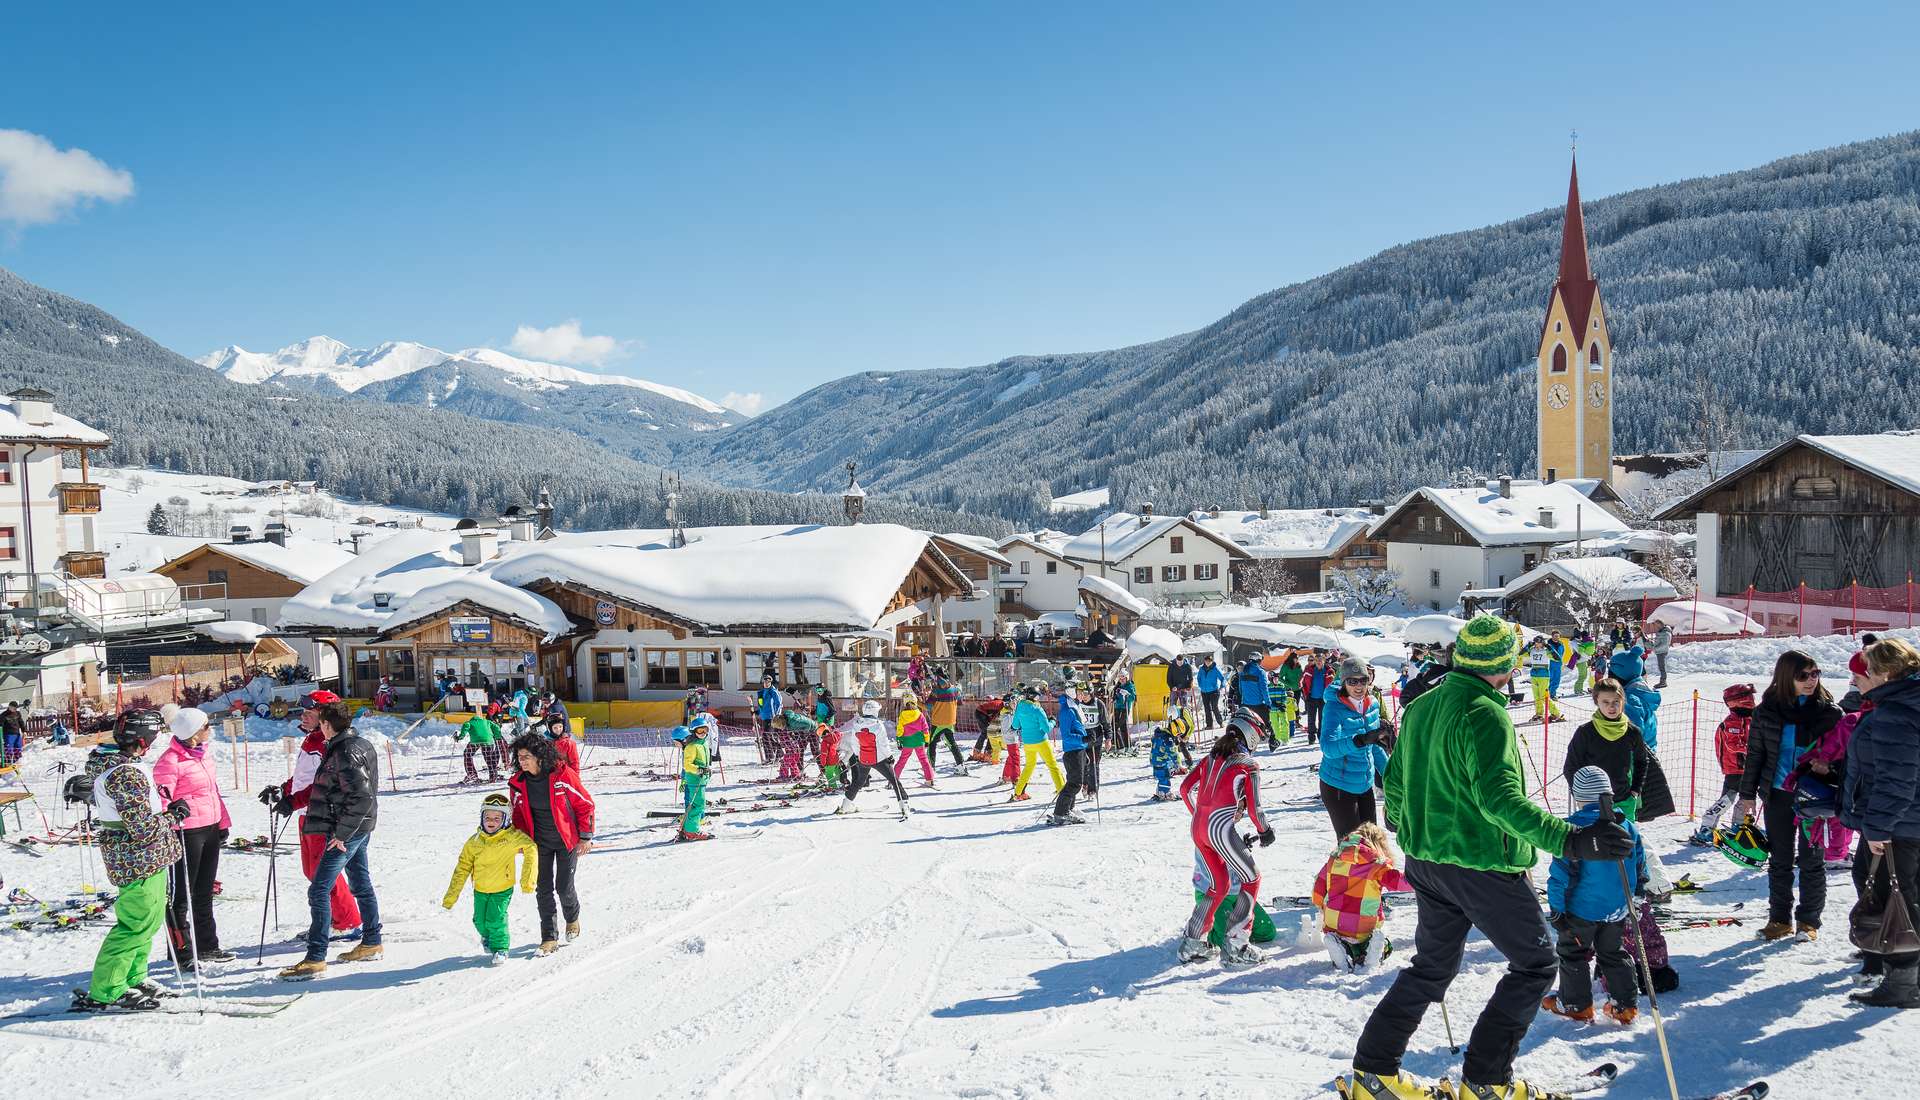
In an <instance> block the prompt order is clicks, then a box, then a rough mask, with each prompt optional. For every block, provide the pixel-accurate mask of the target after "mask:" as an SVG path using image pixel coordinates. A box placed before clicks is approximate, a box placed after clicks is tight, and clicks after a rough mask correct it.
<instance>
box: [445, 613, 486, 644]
mask: <svg viewBox="0 0 1920 1100" xmlns="http://www.w3.org/2000/svg"><path fill="white" fill-rule="evenodd" d="M447 628H448V630H449V631H450V632H451V633H452V635H453V640H454V642H455V643H456V644H462V643H478V644H486V643H490V642H492V641H493V620H492V619H486V618H481V617H479V616H477V615H475V616H460V615H457V616H455V617H453V618H451V619H448V620H447Z"/></svg>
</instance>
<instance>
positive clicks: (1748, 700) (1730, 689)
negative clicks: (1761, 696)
mask: <svg viewBox="0 0 1920 1100" xmlns="http://www.w3.org/2000/svg"><path fill="white" fill-rule="evenodd" d="M1720 701H1721V702H1723V703H1725V704H1726V705H1728V706H1730V707H1746V708H1747V709H1748V710H1752V709H1753V685H1752V684H1729V685H1727V689H1726V690H1725V691H1723V692H1721V693H1720Z"/></svg>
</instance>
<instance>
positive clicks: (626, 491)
mask: <svg viewBox="0 0 1920 1100" xmlns="http://www.w3.org/2000/svg"><path fill="white" fill-rule="evenodd" d="M21 385H35V386H43V387H45V388H47V389H49V390H52V391H53V392H54V393H55V395H56V400H55V407H56V408H57V409H59V410H60V411H61V412H63V413H66V414H68V415H70V416H74V417H78V418H79V419H80V420H82V421H85V422H86V423H89V424H92V425H94V426H95V427H98V428H100V429H101V430H102V431H105V432H107V433H109V434H110V435H111V436H112V437H113V446H112V447H111V448H110V449H109V451H108V452H107V454H106V456H105V461H107V462H109V463H112V464H114V465H120V466H152V467H158V468H163V469H169V470H179V471H182V472H187V473H212V474H225V475H228V476H232V477H241V478H248V479H252V480H266V479H272V478H291V479H310V478H317V479H319V480H320V481H322V482H323V483H324V484H325V485H326V486H327V487H328V488H329V489H331V490H332V491H333V492H334V493H335V494H336V495H339V496H341V497H346V498H354V499H364V500H374V501H384V502H390V503H394V504H403V505H410V506H414V507H420V508H427V509H431V510H434V511H441V512H452V513H456V514H461V513H464V514H468V515H474V516H489V515H493V514H497V512H498V510H499V509H501V508H504V507H505V506H507V505H508V504H516V503H517V504H525V503H529V502H530V501H531V500H532V499H533V496H534V494H535V493H536V492H537V490H538V489H539V487H540V486H541V485H543V484H544V485H546V486H548V487H549V488H550V489H551V490H552V493H553V497H554V501H555V504H556V505H557V508H558V512H557V514H558V517H559V521H560V522H561V523H563V524H564V525H566V526H569V527H576V528H581V527H625V526H642V525H652V524H658V523H660V522H661V521H662V519H663V516H664V511H665V503H666V502H665V493H664V491H663V490H662V489H661V469H660V467H658V466H655V465H651V464H648V463H644V462H640V461H636V460H635V459H632V458H630V457H627V456H625V455H622V454H617V453H615V452H613V451H610V450H608V449H606V448H605V447H601V446H597V445H595V444H594V443H592V442H589V441H588V440H586V439H583V438H581V437H580V436H577V435H574V434H572V433H571V432H569V431H566V430H562V429H560V428H555V427H536V426H531V425H525V424H503V423H494V422H491V421H488V420H481V419H476V418H474V417H471V416H467V415H463V414H461V413H459V412H454V411H451V410H448V409H445V408H438V407H424V406H421V405H390V404H384V403H380V402H373V401H361V400H356V399H353V398H350V397H346V396H331V395H327V394H323V393H317V392H298V391H288V390H286V389H283V388H280V387H273V386H256V385H242V384H240V383H237V382H231V381H228V380H227V379H225V378H223V377H221V376H220V375H219V374H217V373H215V372H213V371H210V370H208V369H207V368H206V367H205V366H202V365H200V364H198V363H195V362H193V361H191V360H189V359H186V358H184V357H182V356H180V355H177V354H175V353H174V352H171V351H168V350H167V349H166V348H163V347H161V346H160V345H158V344H156V343H154V342H153V341H152V340H149V339H148V338H147V337H146V336H144V335H142V334H141V333H139V332H138V331H136V330H134V329H132V328H130V327H128V326H127V325H125V324H122V323H121V322H120V321H118V320H116V319H115V318H114V317H112V316H110V315H109V314H107V313H106V312H104V311H102V310H100V309H98V308H96V307H94V306H91V305H88V304H86V303H85V302H81V301H78V300H76V299H73V298H69V297H67V296H66V295H63V294H58V293H55V292H53V291H50V290H46V289H43V288H41V287H38V286H35V285H33V284H32V283H29V282H27V281H25V280H23V279H21V278H19V277H18V276H16V275H14V274H13V273H11V272H9V271H6V270H4V269H0V387H3V388H4V389H5V390H11V389H14V388H16V387H18V386H21ZM679 503H680V516H681V518H682V519H683V520H684V521H685V522H687V523H689V524H714V523H744V522H757V523H807V522H821V523H832V522H840V521H841V519H840V516H841V511H840V498H839V495H838V492H837V490H836V491H835V492H834V493H832V494H828V495H820V494H811V493H809V494H793V493H787V492H776V491H769V490H756V489H740V488H725V487H721V486H718V485H714V484H712V483H710V482H707V481H703V480H700V479H698V478H695V477H687V478H685V479H684V481H683V483H682V484H681V485H680V502H679ZM867 518H868V519H869V520H873V521H892V522H899V523H906V524H911V525H913V526H917V527H922V528H929V529H932V530H939V531H973V532H978V533H982V534H992V533H997V532H1001V531H1005V530H1007V529H1008V526H1007V524H1006V522H1005V521H1003V520H999V519H990V518H985V517H981V516H967V515H959V514H956V513H954V512H952V511H949V510H945V509H940V508H934V507H928V506H925V505H920V504H915V503H912V502H910V501H900V500H895V499H890V498H889V497H888V496H886V495H884V494H875V495H874V496H872V497H870V498H869V499H868V502H867Z"/></svg>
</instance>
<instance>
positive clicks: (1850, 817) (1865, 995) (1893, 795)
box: [1840, 638, 1920, 1008]
mask: <svg viewBox="0 0 1920 1100" xmlns="http://www.w3.org/2000/svg"><path fill="white" fill-rule="evenodd" d="M1866 657H1867V672H1866V673H1865V674H1864V675H1862V676H1861V677H1860V680H1859V683H1860V686H1861V688H1862V689H1863V690H1864V692H1865V694H1866V698H1867V701H1868V702H1870V703H1871V704H1872V708H1871V709H1870V710H1869V711H1868V712H1867V714H1866V716H1865V717H1863V718H1861V719H1860V724H1859V725H1858V726H1855V727H1854V730H1853V739H1852V740H1851V741H1850V742H1848V744H1847V767H1846V771H1845V772H1844V775H1845V783H1844V788H1843V796H1842V798H1841V802H1840V816H1841V819H1842V821H1844V822H1845V824H1846V825H1848V826H1849V827H1851V828H1854V829H1858V830H1860V849H1859V851H1858V852H1857V853H1855V855H1854V862H1853V882H1854V887H1855V889H1857V890H1858V891H1859V892H1860V898H1861V900H1862V901H1865V902H1867V904H1868V908H1869V910H1871V911H1872V912H1875V913H1878V912H1881V911H1883V909H1884V907H1885V906H1886V904H1887V898H1888V896H1889V891H1890V890H1891V887H1892V882H1891V881H1890V878H1891V879H1897V880H1898V881H1899V883H1900V892H1901V896H1902V898H1903V900H1905V901H1906V903H1907V917H1908V919H1909V920H1911V921H1913V922H1914V927H1916V928H1920V651H1916V650H1915V649H1914V648H1913V647H1912V646H1911V645H1908V644H1907V643H1906V642H1903V641H1900V640H1898V639H1895V638H1888V639H1886V640H1885V641H1880V642H1876V643H1874V644H1873V645H1871V646H1869V647H1868V648H1867V652H1866ZM1889 872H1891V875H1890V874H1889ZM1865 963H1866V965H1865V966H1864V967H1863V968H1862V973H1867V974H1872V973H1885V975H1886V980H1885V981H1883V982H1882V983H1881V984H1880V986H1879V988H1877V989H1873V990H1863V991H1861V992H1859V993H1856V994H1854V999H1855V1000H1858V1001H1860V1002H1862V1003H1863V1004H1869V1005H1873V1006H1876V1007H1880V1008H1920V955H1872V956H1867V957H1866V959H1865Z"/></svg>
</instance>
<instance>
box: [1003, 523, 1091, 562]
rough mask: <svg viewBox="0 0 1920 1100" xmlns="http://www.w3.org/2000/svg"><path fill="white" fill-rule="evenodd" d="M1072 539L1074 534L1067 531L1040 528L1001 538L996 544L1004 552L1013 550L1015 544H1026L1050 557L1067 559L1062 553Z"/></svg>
mask: <svg viewBox="0 0 1920 1100" xmlns="http://www.w3.org/2000/svg"><path fill="white" fill-rule="evenodd" d="M1072 541H1073V536H1072V535H1069V534H1067V533H1066V532H1065V531H1049V530H1040V531H1026V532H1022V533H1020V534H1014V535H1008V536H1007V537H1006V538H1003V539H1001V540H1000V541H999V542H998V543H997V544H996V545H997V546H999V548H1000V551H1001V552H1002V553H1005V552H1006V551H1008V550H1011V549H1012V548H1013V547H1015V546H1025V547H1028V548H1029V549H1032V550H1036V551H1039V552H1040V553H1042V554H1046V555H1047V556H1049V557H1055V558H1059V559H1060V560H1062V561H1065V560H1066V555H1065V554H1064V553H1062V551H1064V550H1065V549H1066V548H1067V544H1068V543H1069V542H1072Z"/></svg>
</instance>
